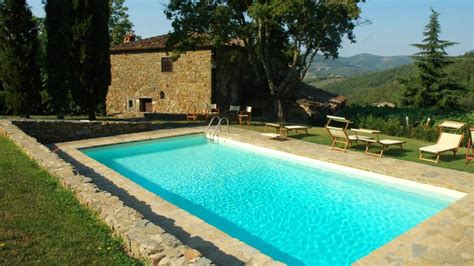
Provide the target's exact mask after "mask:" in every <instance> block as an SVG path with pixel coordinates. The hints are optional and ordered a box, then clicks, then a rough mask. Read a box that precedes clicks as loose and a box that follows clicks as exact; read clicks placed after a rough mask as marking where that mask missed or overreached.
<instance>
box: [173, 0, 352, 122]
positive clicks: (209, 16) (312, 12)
mask: <svg viewBox="0 0 474 266" xmlns="http://www.w3.org/2000/svg"><path fill="white" fill-rule="evenodd" d="M359 2H361V1H360V0H347V1H336V0H325V1H324V0H321V1H312V0H267V1H249V0H245V1H224V0H214V1H192V0H171V1H170V3H169V4H168V7H167V9H166V10H165V14H166V16H167V17H168V19H171V20H172V21H173V22H172V26H173V30H174V31H173V32H172V33H171V37H170V41H169V45H170V46H173V47H174V48H175V49H176V50H177V51H178V52H179V51H182V50H187V49H192V48H194V47H196V45H198V44H199V43H203V42H204V43H208V44H209V43H210V44H212V45H214V46H216V47H220V46H223V45H226V44H228V43H229V42H231V41H232V40H234V41H236V40H237V41H239V42H241V43H242V45H243V46H244V48H245V49H246V51H247V54H248V59H249V61H250V63H251V65H252V66H253V72H254V74H255V81H256V82H257V83H260V84H262V87H263V88H265V89H268V90H269V91H270V94H271V95H272V96H273V98H274V103H275V111H276V115H277V116H278V118H279V119H283V116H284V115H283V106H282V99H283V98H284V97H285V96H286V95H287V93H288V92H289V91H291V90H293V89H295V88H297V87H298V86H299V84H300V82H301V81H302V80H303V78H304V76H305V75H306V72H307V71H308V68H309V66H310V65H311V63H312V61H313V59H314V57H315V55H316V54H317V53H321V54H323V55H325V56H326V57H333V58H336V57H337V56H338V49H339V48H340V47H341V42H342V39H343V37H344V36H347V37H348V38H349V40H351V41H355V37H354V34H353V29H354V27H355V26H356V24H357V22H358V19H359V15H360V9H359V7H358V3H359Z"/></svg>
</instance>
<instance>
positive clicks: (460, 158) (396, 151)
mask: <svg viewBox="0 0 474 266" xmlns="http://www.w3.org/2000/svg"><path fill="white" fill-rule="evenodd" d="M238 127H241V128H243V129H250V130H255V131H259V132H264V128H265V126H264V124H257V123H254V124H252V125H251V126H250V127H248V126H238ZM270 131H271V132H272V133H274V129H272V128H270V129H269V132H270ZM308 133H309V134H308V135H306V134H304V133H301V134H299V135H298V134H297V133H294V132H291V133H290V135H289V137H291V138H295V139H299V140H304V141H308V142H314V143H319V144H324V145H331V138H330V137H329V134H328V133H327V131H326V129H325V128H323V127H313V128H311V129H310V130H309V131H308ZM379 136H380V137H381V138H389V139H397V140H398V139H400V140H406V142H407V143H406V144H404V145H403V150H401V149H400V147H398V146H392V147H391V148H390V149H388V150H385V152H384V153H383V154H384V155H383V156H384V157H393V158H396V159H400V160H406V161H413V162H417V163H423V164H428V165H432V166H438V167H444V168H450V169H456V170H460V171H465V172H470V173H474V162H471V163H470V164H466V158H465V156H466V148H464V147H463V148H460V149H459V151H458V152H457V154H456V157H454V156H453V153H452V152H446V153H444V154H443V155H441V158H440V161H439V163H438V164H435V163H430V162H425V161H421V160H419V159H418V157H419V156H420V152H419V150H418V148H420V147H422V146H426V145H431V144H433V143H429V142H425V141H421V140H416V139H408V138H400V137H392V136H387V135H382V134H380V135H379ZM282 145H284V144H283V143H282ZM349 149H350V150H355V151H360V152H365V143H362V142H359V144H354V146H352V147H351V148H349ZM376 149H377V148H376V147H374V148H372V149H371V151H374V152H377V151H378V150H376ZM328 152H339V151H330V150H329V149H328ZM428 156H429V155H428V154H427V156H426V157H428ZM433 158H434V157H433ZM373 159H374V160H377V158H376V157H373Z"/></svg>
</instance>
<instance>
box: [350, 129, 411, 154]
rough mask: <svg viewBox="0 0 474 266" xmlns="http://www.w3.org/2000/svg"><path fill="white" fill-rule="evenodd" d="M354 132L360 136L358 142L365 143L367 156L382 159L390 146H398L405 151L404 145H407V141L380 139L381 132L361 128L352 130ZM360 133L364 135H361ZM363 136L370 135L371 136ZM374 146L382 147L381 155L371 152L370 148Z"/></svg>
mask: <svg viewBox="0 0 474 266" xmlns="http://www.w3.org/2000/svg"><path fill="white" fill-rule="evenodd" d="M352 131H354V132H355V133H356V136H358V137H357V140H360V141H364V142H365V155H374V156H377V157H379V158H381V157H382V156H383V152H384V151H385V150H386V149H388V148H389V147H390V146H393V145H397V146H400V148H401V149H403V144H405V143H406V141H404V140H393V139H380V138H379V134H380V131H379V130H371V129H364V128H360V129H352ZM358 133H359V134H362V135H359V134H358ZM363 134H368V135H369V136H367V135H363ZM373 144H375V145H379V146H380V147H381V149H380V152H379V153H374V152H370V146H371V145H373Z"/></svg>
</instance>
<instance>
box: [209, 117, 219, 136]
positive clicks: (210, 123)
mask: <svg viewBox="0 0 474 266" xmlns="http://www.w3.org/2000/svg"><path fill="white" fill-rule="evenodd" d="M216 118H217V119H218V120H219V121H220V120H221V118H220V117H219V116H218V115H215V116H213V117H212V118H211V122H209V125H207V128H206V133H207V132H209V128H210V127H211V125H212V122H213V121H214V119H216ZM217 124H219V122H217Z"/></svg>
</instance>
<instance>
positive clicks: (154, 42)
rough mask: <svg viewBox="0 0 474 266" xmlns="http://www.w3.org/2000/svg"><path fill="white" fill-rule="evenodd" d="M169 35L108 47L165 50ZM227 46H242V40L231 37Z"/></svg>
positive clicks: (116, 49)
mask: <svg viewBox="0 0 474 266" xmlns="http://www.w3.org/2000/svg"><path fill="white" fill-rule="evenodd" d="M168 38H169V35H168V34H165V35H159V36H155V37H150V38H146V39H143V40H139V41H133V42H128V43H121V44H117V45H114V46H112V47H110V51H112V52H125V51H137V50H165V49H166V42H167V41H168ZM227 45H228V46H243V42H242V41H241V40H238V39H232V40H230V41H229V42H228V43H227ZM210 47H211V45H210V44H209V45H202V46H201V47H200V48H210Z"/></svg>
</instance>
